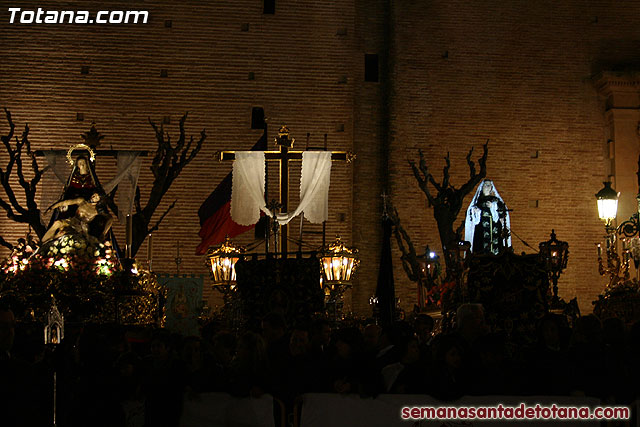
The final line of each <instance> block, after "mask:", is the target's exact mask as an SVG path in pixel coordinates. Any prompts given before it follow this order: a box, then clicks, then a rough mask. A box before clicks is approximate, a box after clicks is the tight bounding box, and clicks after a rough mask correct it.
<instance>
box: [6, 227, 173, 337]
mask: <svg viewBox="0 0 640 427" xmlns="http://www.w3.org/2000/svg"><path fill="white" fill-rule="evenodd" d="M81 246H82V245H81V244H80V243H79V242H78V241H74V240H73V239H72V238H70V237H69V238H67V236H63V237H62V238H60V239H58V241H57V242H55V245H53V246H50V247H49V248H48V249H49V250H48V251H47V253H46V254H41V253H40V252H39V251H36V249H37V247H36V245H35V244H34V243H33V242H26V241H22V242H21V243H19V244H18V245H17V246H16V248H15V249H14V250H13V252H12V253H11V255H10V257H9V258H8V259H6V260H5V261H4V262H3V263H2V264H0V299H1V300H3V301H5V302H8V303H9V304H10V305H11V307H12V308H13V309H14V312H16V315H17V317H18V318H22V319H25V320H26V319H31V320H35V319H37V318H42V317H43V316H44V315H45V313H46V312H47V311H48V309H49V308H50V301H51V296H53V297H55V299H56V301H57V302H58V307H59V308H60V311H61V312H64V313H65V317H66V318H68V319H74V320H77V321H90V322H100V323H103V322H118V323H129V324H149V323H155V322H157V321H159V319H160V318H161V314H160V313H159V309H158V305H159V300H160V299H161V293H162V290H161V287H160V285H159V284H158V282H157V280H156V277H155V275H153V274H152V273H150V272H148V271H144V270H141V271H138V270H139V269H138V266H137V265H136V264H135V263H134V264H133V265H132V266H131V267H129V269H126V270H125V269H123V268H122V266H120V264H119V263H117V261H116V260H115V259H114V258H115V257H114V256H113V255H112V250H111V248H110V247H109V245H108V244H104V245H103V244H100V245H99V246H98V247H94V248H92V249H91V250H92V251H93V250H94V249H95V250H96V251H95V252H92V254H91V255H94V257H90V256H87V255H88V253H86V250H87V247H84V248H82V247H81ZM72 248H73V249H77V251H73V250H70V249H72Z"/></svg>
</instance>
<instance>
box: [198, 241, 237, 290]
mask: <svg viewBox="0 0 640 427" xmlns="http://www.w3.org/2000/svg"><path fill="white" fill-rule="evenodd" d="M244 252H245V249H244V248H243V247H242V246H236V245H234V244H233V243H232V242H231V241H230V240H229V237H226V238H225V241H224V243H223V244H222V245H220V246H217V247H215V248H210V249H209V251H208V252H207V258H208V259H209V263H210V267H211V277H212V278H213V284H214V285H230V286H231V287H235V283H236V262H238V261H239V260H240V258H242V256H243V254H244Z"/></svg>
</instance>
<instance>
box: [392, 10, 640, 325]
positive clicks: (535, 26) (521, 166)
mask: <svg viewBox="0 0 640 427" xmlns="http://www.w3.org/2000/svg"><path fill="white" fill-rule="evenodd" d="M638 6H640V5H639V4H638V3H637V2H634V3H625V4H624V7H622V4H620V3H615V2H608V3H601V4H596V3H595V2H580V1H568V2H562V3H561V4H560V3H554V2H546V1H542V2H525V1H509V2H480V1H473V0H472V1H432V2H427V3H425V2H401V3H398V4H396V7H395V25H394V28H395V32H396V33H395V34H396V37H395V52H397V56H396V61H395V64H396V69H395V74H394V76H395V82H394V84H395V98H394V106H393V119H394V121H393V126H394V132H393V136H394V140H393V142H392V144H393V147H394V151H393V156H392V159H391V162H392V166H391V180H392V182H393V189H394V191H393V196H394V202H395V204H396V205H397V207H398V209H399V211H400V215H401V216H402V218H403V219H404V218H406V220H405V222H406V223H407V225H408V230H409V232H410V233H411V235H412V236H414V240H415V242H416V243H420V244H422V245H424V244H427V243H429V244H431V246H432V247H433V246H434V245H436V243H437V240H438V239H437V231H436V227H435V221H434V220H433V218H432V212H431V211H430V210H429V209H427V208H426V207H425V204H426V199H425V197H424V195H423V194H422V193H421V192H420V190H419V189H418V187H417V186H416V185H415V184H414V180H413V177H412V176H411V172H410V169H409V168H408V166H407V162H406V159H407V158H409V159H415V158H417V149H418V148H420V149H422V150H423V151H424V152H425V155H426V156H427V158H428V159H429V163H430V165H431V166H432V170H433V171H434V174H436V176H438V174H439V173H440V171H441V168H442V166H443V165H444V161H443V159H442V158H443V156H444V155H445V154H446V152H447V151H450V152H451V158H452V165H453V166H452V170H453V178H452V180H453V182H454V183H457V185H460V184H462V183H463V182H464V181H465V180H466V177H467V174H468V172H467V170H466V164H465V160H464V155H465V154H466V152H467V151H468V150H469V148H471V147H475V148H476V153H478V151H480V149H481V144H482V143H483V142H484V141H485V140H486V139H490V140H491V142H490V144H489V147H490V148H489V160H488V164H487V169H488V177H489V178H492V179H493V180H494V181H495V184H496V186H497V188H498V190H499V191H500V193H501V195H502V197H503V198H504V200H505V201H506V203H507V205H508V207H509V208H511V209H513V212H512V213H511V225H512V230H513V232H514V233H515V234H517V236H519V237H521V238H522V239H523V240H525V241H526V242H528V243H529V244H531V246H533V247H535V248H537V245H538V242H540V241H543V240H547V239H548V238H549V233H550V232H551V229H552V228H555V230H556V233H557V235H558V238H559V239H561V240H566V241H568V242H569V245H570V255H569V264H568V268H567V270H566V272H565V273H564V274H563V275H562V277H561V279H560V283H559V288H560V295H561V296H563V297H565V298H572V297H573V296H576V295H578V297H579V302H580V307H581V309H582V311H583V312H591V309H592V306H591V301H593V300H594V299H595V297H596V295H597V294H598V293H599V292H600V291H601V290H602V286H603V283H604V280H603V279H602V278H600V277H599V276H598V273H597V265H596V256H595V249H594V243H596V242H598V241H600V240H601V236H602V234H603V228H602V224H601V223H600V222H599V220H598V218H597V210H596V204H595V200H594V196H593V195H594V193H595V192H596V191H598V190H599V189H600V188H601V187H602V183H601V181H602V180H603V179H604V178H606V175H607V173H608V172H609V171H608V170H607V168H606V161H605V157H604V155H605V149H606V148H605V147H606V138H605V128H606V123H605V116H604V100H602V99H599V98H598V94H597V92H596V88H595V86H594V84H593V82H592V80H591V76H593V75H595V74H596V73H598V72H599V71H601V70H603V69H609V68H614V69H615V68H621V67H622V66H625V65H626V66H629V65H633V63H635V62H637V50H635V47H634V46H636V45H637V40H638V39H639V36H640V29H639V28H638V27H637V22H636V20H635V16H636V15H637V13H636V12H637V10H638ZM536 153H537V156H536ZM471 197H472V196H471V195H469V196H468V197H467V200H466V201H465V207H466V206H467V205H468V203H469V201H470V199H471ZM536 201H537V207H535V206H536ZM462 218H463V217H462V215H461V217H460V219H461V220H462ZM513 244H514V249H515V251H516V252H520V251H526V252H531V251H532V250H531V249H529V248H527V247H526V246H524V245H523V244H522V243H521V242H520V241H519V239H518V238H517V237H515V236H514V238H513ZM396 255H398V254H396ZM395 271H396V277H397V278H402V279H404V277H405V276H404V275H403V272H402V270H401V267H400V265H399V264H397V265H396V269H395ZM399 288H400V295H401V297H403V296H404V299H405V300H409V299H410V298H411V297H412V296H413V295H414V291H413V289H412V288H411V287H410V286H409V283H407V281H406V279H405V280H404V282H403V285H401V286H399Z"/></svg>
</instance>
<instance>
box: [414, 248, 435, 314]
mask: <svg viewBox="0 0 640 427" xmlns="http://www.w3.org/2000/svg"><path fill="white" fill-rule="evenodd" d="M416 258H417V261H418V266H419V267H420V270H419V275H418V309H419V310H420V311H422V310H423V309H424V306H425V302H426V295H425V292H424V287H425V284H427V285H428V286H427V287H428V288H429V289H431V288H432V287H433V286H434V283H435V280H436V278H437V277H438V274H440V262H439V259H440V257H438V255H437V254H436V253H435V252H434V251H432V250H431V249H430V248H429V246H427V247H426V248H425V251H424V255H419V256H417V257H416Z"/></svg>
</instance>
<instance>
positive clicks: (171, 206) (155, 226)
mask: <svg viewBox="0 0 640 427" xmlns="http://www.w3.org/2000/svg"><path fill="white" fill-rule="evenodd" d="M177 201H178V199H176V200H174V201H173V203H171V205H169V207H168V208H167V210H166V211H164V213H163V214H162V215H161V216H160V218H159V219H158V221H156V224H155V225H154V226H153V227H151V228H150V229H149V231H148V232H147V234H149V233H152V232H154V231H156V230H157V229H158V227H159V226H160V223H161V222H162V220H163V219H164V217H165V216H167V214H168V213H169V211H170V210H171V209H173V208H174V207H175V205H176V202H177Z"/></svg>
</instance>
